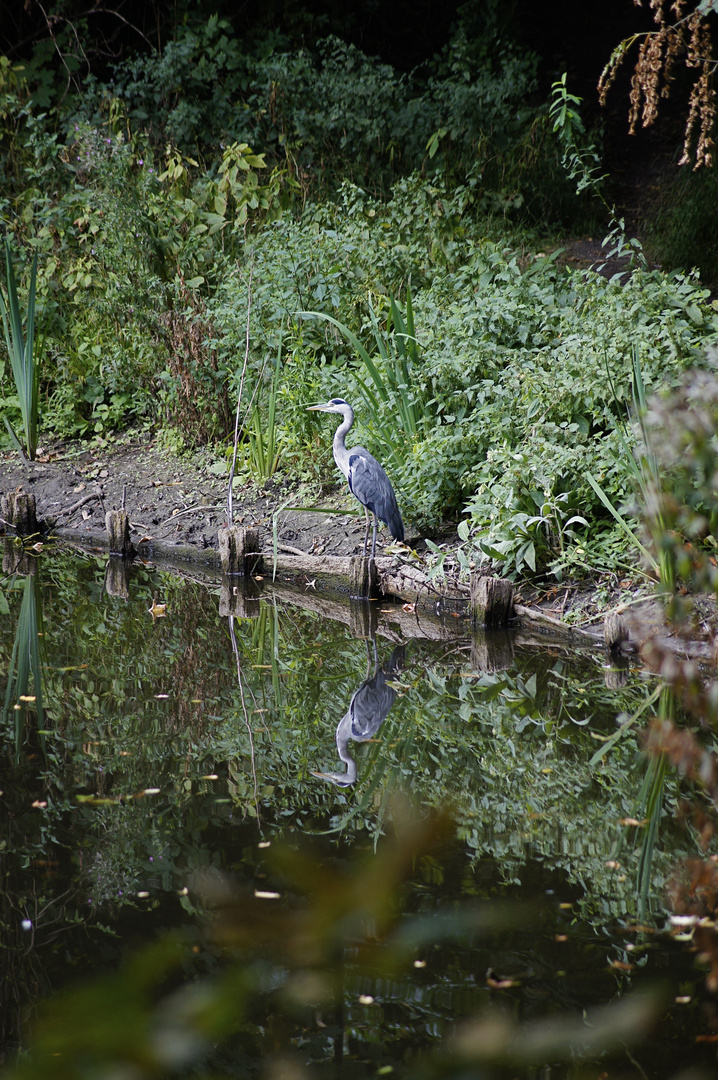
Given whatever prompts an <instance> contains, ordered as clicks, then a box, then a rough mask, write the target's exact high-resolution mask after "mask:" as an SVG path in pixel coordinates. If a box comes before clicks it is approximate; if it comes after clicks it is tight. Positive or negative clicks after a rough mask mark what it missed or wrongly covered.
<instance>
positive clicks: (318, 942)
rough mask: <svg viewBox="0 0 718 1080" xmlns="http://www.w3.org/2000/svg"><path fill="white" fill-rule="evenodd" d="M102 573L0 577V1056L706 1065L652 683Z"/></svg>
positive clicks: (174, 1065) (345, 1073) (303, 1067)
mask: <svg viewBox="0 0 718 1080" xmlns="http://www.w3.org/2000/svg"><path fill="white" fill-rule="evenodd" d="M128 590H129V595H128V597H127V598H126V599H120V598H118V597H113V596H110V595H108V592H107V581H106V565H105V560H104V559H99V558H97V559H96V558H92V557H89V556H80V555H77V554H62V553H51V554H50V555H47V554H45V553H43V554H42V555H41V556H40V557H39V558H38V560H37V565H36V568H35V572H34V573H32V574H30V575H28V576H25V577H22V576H8V575H6V576H4V577H2V578H0V603H1V605H2V606H1V608H0V610H2V614H0V672H1V673H2V681H1V682H0V706H2V707H3V711H2V726H1V728H0V736H1V739H2V742H1V750H2V766H1V773H0V789H2V794H1V795H0V867H1V869H2V882H1V885H2V895H1V897H0V912H1V918H2V1045H1V1046H0V1061H2V1062H3V1066H4V1071H3V1075H5V1076H8V1077H18V1076H22V1077H30V1078H34V1077H38V1078H39V1077H48V1078H52V1077H68V1078H71V1077H72V1078H74V1077H78V1078H79V1077H82V1078H83V1080H84V1078H90V1080H93V1078H100V1077H102V1078H107V1080H141V1078H144V1077H175V1076H182V1077H184V1076H200V1077H207V1078H209V1077H215V1078H217V1077H254V1076H257V1077H260V1078H262V1077H267V1078H269V1080H275V1078H276V1080H279V1078H282V1080H294V1078H304V1077H306V1078H311V1077H324V1076H333V1077H339V1078H342V1080H345V1078H346V1080H348V1078H353V1077H374V1076H398V1077H414V1076H416V1077H434V1076H452V1077H497V1078H504V1077H507V1078H508V1077H517V1078H518V1077H520V1078H524V1077H525V1078H538V1077H541V1078H559V1077H571V1078H573V1077H576V1078H579V1077H580V1078H583V1077H586V1078H588V1077H591V1078H596V1080H598V1078H599V1077H650V1078H653V1077H676V1078H677V1077H679V1076H681V1075H684V1074H685V1075H686V1076H687V1075H688V1074H687V1073H685V1070H687V1069H689V1068H690V1069H692V1070H693V1071H692V1072H691V1073H690V1075H691V1077H692V1078H693V1080H699V1078H703V1077H712V1076H714V1075H718V1067H717V1065H716V1046H717V1045H718V1044H717V1043H716V1042H715V1041H713V1035H714V1032H715V1027H714V1016H715V1015H716V1014H717V1013H718V1001H716V1000H715V998H714V997H713V996H712V995H711V993H710V992H709V989H708V987H707V986H706V972H707V966H706V965H705V964H701V962H700V961H699V960H698V959H697V957H696V950H695V947H694V944H695V943H694V942H693V940H692V937H691V935H692V933H693V928H692V927H690V926H687V927H686V926H681V925H678V924H677V923H676V922H675V921H673V922H672V921H671V916H672V909H671V906H670V901H669V900H668V896H669V892H668V891H667V886H668V884H669V883H670V881H671V879H672V878H673V877H674V875H676V873H677V872H680V871H679V868H680V866H681V865H682V862H683V860H685V859H686V858H689V857H695V856H697V855H698V854H702V853H700V852H699V849H698V845H697V841H696V838H695V837H694V835H693V834H692V832H691V831H690V830H689V829H688V828H687V827H685V826H684V825H683V824H682V823H681V822H680V821H679V819H678V817H677V816H676V814H675V810H676V807H677V806H678V804H679V803H680V802H681V801H682V800H683V799H685V798H694V797H697V796H696V793H695V792H691V791H690V790H689V789H688V788H687V787H686V784H685V782H681V781H680V780H679V778H678V777H677V776H676V775H675V774H674V773H673V772H672V771H671V770H670V768H666V767H664V766H663V765H662V764H660V763H659V764H657V763H656V761H655V759H653V760H649V759H648V758H647V757H646V756H645V755H644V753H643V750H642V738H641V735H642V731H643V730H644V728H645V726H646V724H647V722H648V721H649V720H650V718H651V717H653V716H655V715H657V714H658V713H659V712H660V711H661V710H669V711H671V709H672V707H671V705H670V703H669V702H668V703H667V701H666V698H665V695H664V696H661V694H660V688H659V687H658V686H657V683H656V681H655V678H654V677H653V676H651V675H649V674H647V673H645V672H643V671H642V670H641V669H640V667H639V666H638V665H636V666H634V667H631V668H627V669H626V670H624V671H615V670H612V669H610V668H608V667H607V663H606V658H605V656H604V654H603V652H602V650H601V649H599V648H598V647H587V648H586V649H583V650H582V651H580V652H571V651H569V650H568V649H567V648H565V647H564V646H559V645H556V644H553V645H551V644H549V643H546V644H542V643H541V642H540V640H536V639H534V640H529V639H527V638H526V637H525V636H524V637H523V638H522V637H521V635H509V636H508V637H505V638H503V637H502V638H501V639H498V638H497V639H495V640H493V641H492V639H488V640H485V639H482V640H472V639H471V637H470V636H469V634H468V630H466V632H465V636H463V637H462V636H457V634H458V632H457V627H456V623H457V620H453V624H454V625H452V626H450V627H446V628H443V629H442V627H441V626H440V624H438V623H437V624H436V625H433V626H432V627H428V626H426V627H424V629H423V630H422V629H421V626H420V622H419V621H417V624H416V625H417V631H416V633H417V635H419V636H412V635H409V634H407V632H406V625H407V623H406V620H404V621H403V622H401V620H400V619H399V617H398V616H397V618H396V620H395V621H393V620H392V618H391V616H389V615H387V614H386V613H384V614H383V615H382V618H381V623H380V631H379V633H377V634H376V636H375V637H374V640H373V641H372V640H366V639H364V638H362V637H360V636H355V634H353V633H352V630H351V627H352V626H354V627H356V626H357V625H358V623H359V622H361V620H357V618H356V612H354V613H353V614H352V615H348V614H346V612H347V610H348V609H346V608H345V609H344V611H345V615H346V617H345V618H343V619H338V620H337V619H331V618H327V617H322V616H321V615H320V614H318V613H317V610H315V609H318V608H319V607H320V603H319V602H320V599H321V597H320V596H318V595H317V594H316V593H315V591H314V590H311V595H310V590H306V594H302V593H301V592H298V593H295V594H294V595H290V594H287V593H282V592H281V591H277V592H274V591H272V589H271V588H270V587H269V585H268V584H266V585H265V588H264V592H263V593H262V594H261V598H260V599H258V600H256V601H255V602H253V603H252V604H251V605H249V606H245V607H243V608H241V610H243V611H245V612H246V613H247V615H248V617H235V618H233V619H230V618H228V617H226V616H220V614H219V611H220V604H219V591H220V590H219V585H218V584H215V583H212V582H209V583H207V582H202V581H195V580H191V579H190V578H189V577H187V576H179V575H177V574H170V573H164V572H160V571H158V570H156V569H153V568H152V567H142V566H138V567H133V568H132V569H131V571H130V574H129V581H128ZM449 621H452V620H449ZM400 624H401V625H400ZM402 628H403V629H402ZM422 634H423V636H421V635H422ZM487 668H489V669H491V670H486V669H487ZM617 721H618V723H617ZM626 721H629V722H627V723H626ZM679 721H680V718H679ZM621 722H624V725H625V726H624V727H619V724H620V723H621ZM352 725H353V729H352ZM338 728H339V730H337V729H338ZM348 736H351V738H348ZM342 758H343V760H342ZM354 770H355V771H356V779H355V780H353V776H354ZM352 780H353V782H348V781H352ZM630 822H634V823H639V824H630Z"/></svg>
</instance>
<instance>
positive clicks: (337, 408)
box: [307, 397, 351, 413]
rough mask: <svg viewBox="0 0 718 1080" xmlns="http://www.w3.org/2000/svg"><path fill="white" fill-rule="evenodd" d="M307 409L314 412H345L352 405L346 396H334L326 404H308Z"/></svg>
mask: <svg viewBox="0 0 718 1080" xmlns="http://www.w3.org/2000/svg"><path fill="white" fill-rule="evenodd" d="M307 409H308V410H309V411H313V412H335V413H345V412H346V410H347V409H351V405H349V403H348V402H346V401H345V400H344V398H340V397H333V398H332V399H331V401H328V402H327V403H326V405H307Z"/></svg>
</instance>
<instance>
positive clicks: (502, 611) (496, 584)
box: [470, 574, 514, 630]
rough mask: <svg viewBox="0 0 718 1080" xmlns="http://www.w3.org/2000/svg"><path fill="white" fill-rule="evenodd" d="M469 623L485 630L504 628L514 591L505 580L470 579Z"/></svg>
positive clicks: (476, 576) (511, 610)
mask: <svg viewBox="0 0 718 1080" xmlns="http://www.w3.org/2000/svg"><path fill="white" fill-rule="evenodd" d="M470 607H471V621H472V622H473V623H474V625H475V626H484V627H486V629H487V630H488V629H496V628H501V627H506V626H508V624H509V619H510V618H511V615H512V612H513V609H514V589H513V585H512V584H511V582H510V581H506V579H505V578H494V577H479V576H478V574H473V575H472V577H471V601H470Z"/></svg>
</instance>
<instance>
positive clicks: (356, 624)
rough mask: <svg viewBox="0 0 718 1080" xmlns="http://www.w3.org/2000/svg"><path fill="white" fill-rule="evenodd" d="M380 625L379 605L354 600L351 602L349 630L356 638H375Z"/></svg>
mask: <svg viewBox="0 0 718 1080" xmlns="http://www.w3.org/2000/svg"><path fill="white" fill-rule="evenodd" d="M378 625H379V606H378V604H368V603H367V602H366V600H357V599H355V598H352V599H351V600H350V601H349V629H350V630H351V633H352V636H353V637H356V638H369V639H371V638H373V637H374V635H375V634H376V629H377V626H378Z"/></svg>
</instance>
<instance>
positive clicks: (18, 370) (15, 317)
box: [0, 237, 40, 461]
mask: <svg viewBox="0 0 718 1080" xmlns="http://www.w3.org/2000/svg"><path fill="white" fill-rule="evenodd" d="M36 281H37V251H36V252H35V257H34V258H33V260H32V270H31V272H30V289H29V292H28V297H27V308H26V313H25V318H24V319H23V312H22V308H21V306H20V301H19V299H18V294H17V281H16V280H15V269H14V266H13V261H12V252H11V250H10V240H9V239H8V238H7V237H6V238H5V286H6V288H7V301H6V300H5V297H4V295H3V291H2V289H0V313H2V321H3V329H4V331H5V344H6V346H7V351H8V356H9V357H10V364H11V366H12V373H13V378H14V379H15V388H16V390H17V396H18V400H19V402H20V412H21V414H22V423H23V428H24V433H25V449H24V450H23V447H22V444H21V443H20V440H19V439H18V437H17V435H16V433H15V431H14V429H13V427H12V424H11V423H10V421H9V420H8V418H7V416H5V417H4V420H5V425H6V427H7V429H8V431H9V433H10V437H11V438H12V440H13V442H14V443H15V446H16V447H17V449H18V450H19V452H20V454H21V455H22V456H23V457H25V456H26V457H27V458H28V459H29V460H30V461H34V460H35V454H36V451H37V424H38V387H39V378H40V369H39V364H38V362H37V357H36V353H35V285H36ZM23 323H24V324H25V333H24V334H23Z"/></svg>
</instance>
